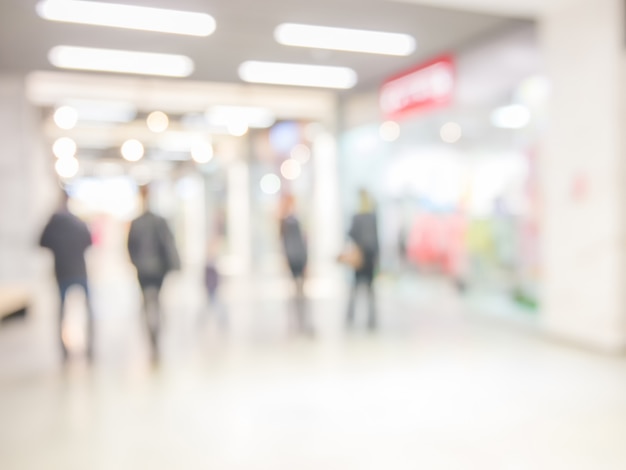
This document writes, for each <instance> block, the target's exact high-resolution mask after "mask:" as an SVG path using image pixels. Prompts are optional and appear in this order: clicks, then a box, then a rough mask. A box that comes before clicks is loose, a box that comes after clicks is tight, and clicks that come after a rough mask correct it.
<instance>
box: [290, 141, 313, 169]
mask: <svg viewBox="0 0 626 470" xmlns="http://www.w3.org/2000/svg"><path fill="white" fill-rule="evenodd" d="M291 158H292V159H294V160H295V161H297V162H298V163H300V164H304V163H306V162H308V161H309V160H310V158H311V149H310V148H309V147H307V146H306V145H304V144H298V145H296V146H295V147H294V148H293V149H291Z"/></svg>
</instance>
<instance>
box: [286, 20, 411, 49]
mask: <svg viewBox="0 0 626 470" xmlns="http://www.w3.org/2000/svg"><path fill="white" fill-rule="evenodd" d="M274 38H275V39H276V41H277V42H279V43H280V44H284V45H286V46H298V47H311V48H316V49H331V50H337V51H350V52H365V53H370V54H384V55H394V56H407V55H410V54H412V53H413V52H414V51H415V39H414V38H413V37H412V36H409V35H408V34H400V33H385V32H380V31H367V30H362V29H346V28H333V27H329V26H313V25H306V24H294V23H283V24H280V25H278V26H277V27H276V29H275V30H274Z"/></svg>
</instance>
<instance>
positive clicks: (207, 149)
mask: <svg viewBox="0 0 626 470" xmlns="http://www.w3.org/2000/svg"><path fill="white" fill-rule="evenodd" d="M191 158H193V161H195V162H196V163H208V162H210V161H211V160H212V159H213V146H212V145H211V144H210V143H209V142H198V143H196V144H195V145H194V146H193V147H191Z"/></svg>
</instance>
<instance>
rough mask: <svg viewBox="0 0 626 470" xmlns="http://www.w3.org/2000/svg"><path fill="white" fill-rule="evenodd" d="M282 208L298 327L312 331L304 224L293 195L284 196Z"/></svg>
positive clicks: (282, 237) (303, 330) (284, 243)
mask: <svg viewBox="0 0 626 470" xmlns="http://www.w3.org/2000/svg"><path fill="white" fill-rule="evenodd" d="M281 210H282V214H281V219H280V238H281V241H282V245H283V250H284V253H285V258H286V260H287V265H288V267H289V271H290V273H291V277H292V279H293V281H294V286H295V296H294V306H295V308H294V310H295V317H296V322H297V328H298V329H299V330H300V331H302V332H305V333H312V326H311V324H310V322H309V319H308V318H307V312H306V298H305V294H304V276H305V271H306V266H307V261H308V250H307V244H306V239H305V236H304V232H303V230H302V225H301V224H300V221H299V220H298V217H297V216H296V213H295V199H294V197H293V195H291V194H285V195H284V196H283V199H282V207H281Z"/></svg>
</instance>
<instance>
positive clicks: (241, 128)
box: [227, 122, 249, 137]
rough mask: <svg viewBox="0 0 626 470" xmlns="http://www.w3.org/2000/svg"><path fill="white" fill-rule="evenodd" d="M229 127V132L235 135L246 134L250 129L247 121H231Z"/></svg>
mask: <svg viewBox="0 0 626 470" xmlns="http://www.w3.org/2000/svg"><path fill="white" fill-rule="evenodd" d="M227 129H228V133H229V134H230V135H232V136H233V137H241V136H244V135H246V133H247V132H248V130H249V128H248V124H246V123H245V122H231V123H230V124H228V126H227Z"/></svg>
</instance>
